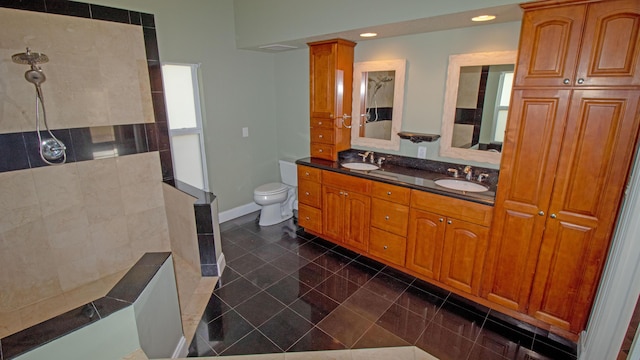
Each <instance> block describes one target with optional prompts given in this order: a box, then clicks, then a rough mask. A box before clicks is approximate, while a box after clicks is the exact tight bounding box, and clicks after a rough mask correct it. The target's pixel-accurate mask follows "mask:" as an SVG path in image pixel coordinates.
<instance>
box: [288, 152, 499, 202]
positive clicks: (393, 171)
mask: <svg viewBox="0 0 640 360" xmlns="http://www.w3.org/2000/svg"><path fill="white" fill-rule="evenodd" d="M350 155H351V154H349V153H348V154H341V156H340V160H339V161H330V160H323V159H317V158H303V159H299V160H297V161H296V164H300V165H306V166H310V167H314V168H318V169H322V170H328V171H333V172H337V173H342V174H348V175H353V176H357V177H360V178H364V179H370V180H375V181H380V182H384V183H388V184H392V185H399V186H404V187H408V188H411V189H416V190H422V191H427V192H430V193H434V194H438V195H443V196H450V197H453V198H457V199H462V200H467V201H472V202H475V203H479V204H484V205H490V206H493V204H494V203H495V196H496V185H495V184H496V183H497V171H495V170H487V169H483V170H486V171H488V172H491V174H490V177H491V176H493V177H494V179H492V181H487V182H486V183H485V184H486V185H487V186H489V190H488V191H484V192H462V191H459V190H452V189H448V188H445V187H442V186H438V185H436V184H435V182H434V180H436V179H440V178H443V177H444V178H447V177H448V178H452V179H453V177H452V176H451V175H450V174H447V173H446V171H447V169H448V168H450V167H456V166H458V167H459V166H460V165H455V164H453V165H452V164H449V163H438V162H434V161H430V162H431V163H435V166H433V164H432V166H430V169H424V168H422V169H420V168H415V167H409V166H403V165H402V164H401V163H402V161H387V162H385V163H384V164H383V165H382V167H380V168H379V169H378V170H371V171H363V170H352V169H348V168H345V167H343V166H341V165H340V164H341V163H345V162H362V160H360V159H359V158H354V157H353V156H350ZM381 155H386V154H381ZM385 157H386V158H387V159H389V155H387V156H385ZM395 157H396V158H400V157H399V156H395ZM414 160H418V159H414ZM420 161H421V162H429V160H420ZM462 167H464V166H462ZM438 170H440V171H438ZM462 179H463V178H462Z"/></svg>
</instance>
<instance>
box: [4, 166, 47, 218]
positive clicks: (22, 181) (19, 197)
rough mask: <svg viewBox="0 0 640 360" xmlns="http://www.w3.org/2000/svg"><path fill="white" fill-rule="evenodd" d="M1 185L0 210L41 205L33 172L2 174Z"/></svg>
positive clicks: (23, 171)
mask: <svg viewBox="0 0 640 360" xmlns="http://www.w3.org/2000/svg"><path fill="white" fill-rule="evenodd" d="M0 184H2V187H0V208H2V209H16V208H20V207H24V206H28V205H38V204H39V202H38V195H37V193H36V185H35V182H34V181H33V173H32V170H19V171H10V172H3V173H0Z"/></svg>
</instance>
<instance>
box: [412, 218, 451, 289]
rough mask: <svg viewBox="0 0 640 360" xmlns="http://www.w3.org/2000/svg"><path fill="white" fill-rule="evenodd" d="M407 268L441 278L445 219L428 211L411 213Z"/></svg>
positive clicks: (433, 277)
mask: <svg viewBox="0 0 640 360" xmlns="http://www.w3.org/2000/svg"><path fill="white" fill-rule="evenodd" d="M409 219H410V221H409V234H408V236H407V258H406V267H407V268H408V269H411V270H413V271H415V272H417V273H420V274H422V275H425V276H427V277H429V278H432V279H436V280H437V279H438V278H439V276H440V263H441V260H442V242H443V241H444V230H445V218H444V217H443V216H440V215H437V214H434V213H430V212H427V211H422V210H417V209H411V210H410V211H409Z"/></svg>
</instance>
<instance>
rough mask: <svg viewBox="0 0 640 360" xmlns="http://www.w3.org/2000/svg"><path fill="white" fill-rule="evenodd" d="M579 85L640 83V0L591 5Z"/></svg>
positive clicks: (586, 26)
mask: <svg viewBox="0 0 640 360" xmlns="http://www.w3.org/2000/svg"><path fill="white" fill-rule="evenodd" d="M588 9H589V10H588V12H587V21H586V22H585V25H584V26H585V31H584V34H585V35H584V38H583V40H582V50H581V51H580V60H579V61H580V62H579V63H578V71H577V73H576V80H575V81H576V85H582V86H589V85H592V86H599V85H606V86H625V85H640V61H639V59H640V1H638V0H615V1H605V2H602V3H594V4H591V5H589V8H588Z"/></svg>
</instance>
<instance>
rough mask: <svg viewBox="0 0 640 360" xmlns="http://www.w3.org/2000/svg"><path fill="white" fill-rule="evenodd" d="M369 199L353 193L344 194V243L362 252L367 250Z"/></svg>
mask: <svg viewBox="0 0 640 360" xmlns="http://www.w3.org/2000/svg"><path fill="white" fill-rule="evenodd" d="M370 217H371V197H370V196H367V195H362V194H358V193H354V192H345V193H344V218H345V228H344V242H345V244H347V245H351V246H353V247H355V248H358V249H360V250H363V251H367V250H368V249H369V225H370V223H371V220H370Z"/></svg>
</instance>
